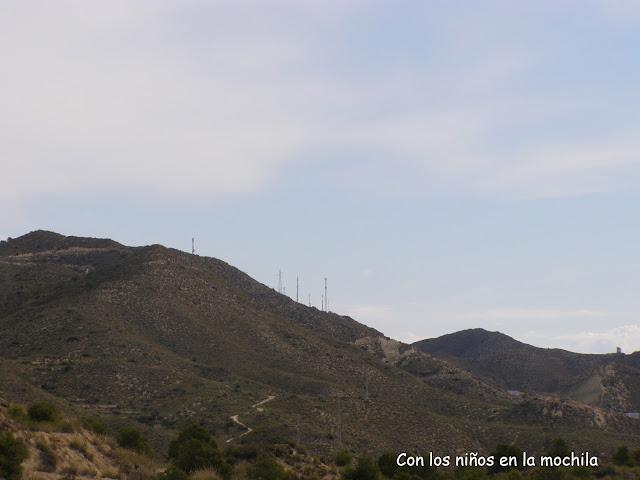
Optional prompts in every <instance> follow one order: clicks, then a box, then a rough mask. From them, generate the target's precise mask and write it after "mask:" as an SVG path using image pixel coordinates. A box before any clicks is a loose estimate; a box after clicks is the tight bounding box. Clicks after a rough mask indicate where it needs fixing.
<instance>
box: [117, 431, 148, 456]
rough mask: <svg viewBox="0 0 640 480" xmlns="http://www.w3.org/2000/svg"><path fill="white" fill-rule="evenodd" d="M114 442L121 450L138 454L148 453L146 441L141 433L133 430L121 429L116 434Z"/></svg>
mask: <svg viewBox="0 0 640 480" xmlns="http://www.w3.org/2000/svg"><path fill="white" fill-rule="evenodd" d="M116 440H117V441H118V445H119V446H121V447H122V448H126V449H128V450H133V451H135V452H138V453H149V445H148V444H147V440H146V439H145V438H144V436H143V435H142V433H140V432H139V431H138V430H136V429H135V428H130V427H127V428H123V429H122V430H120V432H118V437H117V439H116Z"/></svg>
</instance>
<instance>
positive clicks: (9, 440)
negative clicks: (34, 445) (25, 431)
mask: <svg viewBox="0 0 640 480" xmlns="http://www.w3.org/2000/svg"><path fill="white" fill-rule="evenodd" d="M28 457H29V452H28V451H27V447H25V445H24V442H23V441H22V440H20V439H18V438H15V437H14V436H13V435H11V434H9V433H3V434H0V477H4V478H5V479H6V480H20V478H21V477H22V462H24V461H25V460H26V459H27V458H28Z"/></svg>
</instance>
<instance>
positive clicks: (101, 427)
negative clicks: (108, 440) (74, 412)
mask: <svg viewBox="0 0 640 480" xmlns="http://www.w3.org/2000/svg"><path fill="white" fill-rule="evenodd" d="M82 426H83V427H84V428H86V429H87V430H90V431H92V432H93V433H96V434H98V435H106V434H107V431H108V429H107V425H106V424H105V423H104V422H103V421H102V420H100V419H99V418H96V417H83V418H82Z"/></svg>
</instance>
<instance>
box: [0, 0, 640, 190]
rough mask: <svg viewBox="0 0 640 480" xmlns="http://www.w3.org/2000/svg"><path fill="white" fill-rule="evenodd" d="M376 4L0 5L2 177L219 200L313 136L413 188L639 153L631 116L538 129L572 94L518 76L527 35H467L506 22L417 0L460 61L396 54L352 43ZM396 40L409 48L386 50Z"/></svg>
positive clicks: (607, 165)
mask: <svg viewBox="0 0 640 480" xmlns="http://www.w3.org/2000/svg"><path fill="white" fill-rule="evenodd" d="M373 8H374V7H373V6H371V5H369V4H366V3H364V2H344V3H343V2H340V4H339V5H338V4H333V5H327V6H323V5H322V4H321V3H317V2H307V3H304V4H298V3H295V2H269V4H268V5H267V4H265V3H261V2H214V3H208V2H201V1H197V0H192V1H187V2H172V1H160V2H150V1H142V2H135V3H132V2H125V1H115V2H109V3H100V2H79V1H70V0H68V1H62V2H55V3H42V2H33V1H21V2H5V3H4V4H3V6H2V10H3V11H2V17H1V18H2V20H0V28H1V30H2V40H3V41H2V42H1V44H0V45H1V46H0V55H2V58H3V63H2V66H1V67H0V68H1V70H0V74H1V75H2V78H3V89H2V90H1V91H0V105H1V106H2V108H1V110H0V112H1V113H0V127H1V129H0V132H1V133H0V145H1V146H2V155H3V162H7V164H9V165H10V167H11V172H12V175H11V176H3V177H2V179H0V192H1V193H0V194H1V195H2V196H3V197H5V198H12V199H13V200H14V201H20V199H22V200H27V199H32V198H34V197H46V196H47V195H49V194H58V195H70V196H73V195H82V194H86V193H89V192H91V193H95V192H100V191H108V192H113V191H118V192H122V191H125V192H129V193H133V194H136V193H137V194H140V195H151V196H158V197H159V196H166V195H169V196H177V197H181V198H197V197H202V196H207V197H216V196H220V195H228V194H238V193H243V192H251V191H255V190H256V189H259V188H262V187H264V186H265V185H267V184H268V183H269V182H270V181H271V180H272V179H273V178H275V177H276V176H277V174H278V172H279V171H280V169H281V168H283V166H285V165H287V164H288V163H290V162H304V159H305V156H306V155H307V154H308V153H310V152H316V151H330V152H333V153H334V154H338V155H348V154H350V153H351V152H354V151H359V152H363V153H366V154H367V155H370V156H373V157H375V158H377V159H378V160H379V162H381V164H383V165H386V167H385V168H384V169H383V171H381V172H379V174H378V175H377V176H376V173H375V168H371V169H369V168H368V166H364V165H363V166H362V167H361V169H359V170H356V171H354V172H353V174H354V176H353V178H351V179H350V180H349V182H350V183H354V184H357V183H358V182H359V181H360V182H361V181H362V180H360V179H361V178H362V177H363V174H364V173H365V172H364V171H363V170H362V169H366V170H368V171H370V172H373V173H372V174H368V175H366V176H364V178H366V181H367V185H371V186H373V187H374V188H375V186H376V185H384V184H385V179H386V178H388V174H389V172H390V171H392V172H393V175H394V176H397V177H398V178H403V177H405V178H406V182H407V183H411V182H415V181H416V179H418V180H419V179H420V178H422V179H424V180H423V181H422V183H421V182H420V181H418V182H417V184H418V185H421V187H419V188H421V189H424V188H426V189H434V188H435V189H440V190H445V191H454V192H472V193H477V194H494V193H506V194H509V195H527V196H563V195H575V194H583V193H589V192H594V191H602V190H609V189H614V188H620V185H622V186H623V187H631V185H630V184H627V182H626V181H624V182H620V180H621V179H623V178H625V177H624V174H626V173H628V168H635V167H636V166H637V164H638V156H637V155H636V153H635V152H637V151H638V146H640V145H638V142H637V141H635V138H636V137H637V129H634V128H632V127H633V126H631V127H629V128H630V129H629V128H627V130H628V131H627V132H626V133H625V134H624V135H622V136H620V134H618V135H617V136H612V135H610V134H609V133H607V131H603V132H602V133H601V134H600V135H599V138H595V139H590V140H589V141H588V142H584V141H583V140H582V139H583V136H578V137H576V138H575V139H573V140H572V141H571V139H562V141H560V140H559V139H557V138H554V136H553V135H548V134H544V133H543V134H541V133H540V132H539V128H538V125H539V124H540V123H541V122H545V121H547V122H551V124H552V125H553V124H557V125H560V124H563V122H564V123H566V122H567V121H568V122H578V123H579V117H580V116H581V115H583V113H582V110H581V108H580V107H577V106H578V105H581V104H582V103H583V102H584V98H583V95H582V94H581V93H580V92H576V93H574V92H572V91H571V90H565V89H563V88H562V87H559V88H558V89H557V90H555V91H554V90H552V91H537V90H535V89H527V88H525V86H526V79H527V78H528V76H529V75H531V74H532V73H535V72H539V71H540V70H541V69H545V68H547V67H546V65H545V58H544V56H541V52H540V51H538V50H537V49H536V46H535V42H533V39H532V41H531V42H523V43H520V44H517V45H514V46H513V47H510V48H509V49H506V48H505V47H504V45H502V44H501V45H498V44H496V43H495V42H493V41H491V40H490V39H489V40H486V41H484V42H483V41H480V40H479V38H482V34H483V32H486V31H492V30H494V29H503V28H506V27H504V26H503V25H502V24H500V23H499V22H495V23H493V21H492V20H490V17H486V18H485V17H484V16H482V17H480V18H479V19H475V17H474V21H473V22H471V21H470V20H471V19H469V21H467V20H465V19H466V16H464V15H458V16H457V17H456V16H455V15H452V14H451V12H448V11H446V9H442V8H438V7H437V6H436V5H435V4H432V5H428V6H426V7H424V8H416V11H415V15H416V16H417V17H420V16H424V18H430V17H431V16H432V11H433V15H436V16H439V17H440V20H441V22H440V26H439V27H438V28H436V27H435V26H434V25H436V24H433V25H432V24H431V23H428V24H426V26H425V27H424V28H425V31H428V30H429V28H431V29H432V30H433V33H431V37H424V38H425V39H424V40H422V41H424V42H426V43H425V45H426V46H429V42H432V43H434V44H435V45H437V47H438V48H439V49H440V50H442V54H446V55H449V56H451V57H455V58H457V59H458V60H457V62H455V63H454V62H447V61H444V60H442V59H438V58H436V60H433V61H428V60H426V59H425V58H422V57H421V56H420V55H419V54H418V52H419V51H420V50H417V51H413V50H412V49H415V48H417V47H418V46H417V45H412V44H409V43H407V44H403V43H400V44H397V45H394V43H393V42H394V38H393V36H389V39H388V43H389V46H388V47H387V48H389V49H391V51H392V52H393V53H394V55H396V56H395V57H394V56H393V55H392V56H390V57H385V56H384V55H378V56H376V55H375V54H374V53H373V52H374V51H375V48H376V46H375V45H372V46H371V49H374V50H372V51H366V50H365V51H363V50H362V48H363V47H362V46H361V45H360V44H359V43H358V42H356V41H354V40H353V39H354V38H358V35H366V34H369V32H367V31H366V29H367V27H368V25H367V24H366V23H362V22H360V23H358V22H353V21H352V20H354V19H356V18H372V17H371V15H372V11H371V9H373ZM496 8H497V7H496ZM598 8H599V7H598ZM625 8H626V7H625ZM614 11H616V10H615V9H614ZM380 14H382V13H380ZM552 14H553V11H552V10H548V11H547V10H544V9H543V12H542V13H537V15H538V16H540V15H552ZM532 25H533V26H532V27H531V28H532V30H533V32H532V35H533V38H535V34H536V32H535V18H533V20H532ZM388 28H389V29H391V30H392V31H396V30H395V29H398V28H400V26H399V25H396V24H394V23H393V22H390V23H389V25H388ZM413 28H415V27H413ZM358 29H361V30H362V31H359V30H358ZM425 31H420V29H418V30H417V31H416V35H418V34H419V36H418V38H423V36H424V35H425ZM505 33H508V32H505ZM538 33H539V32H538ZM377 41H380V42H382V41H383V40H382V39H377ZM472 52H476V55H472V54H471V53H472ZM478 53H479V54H480V55H478ZM400 54H402V55H406V56H407V58H408V60H407V61H405V62H398V61H397V60H394V58H403V57H402V56H400V57H398V55H400ZM547 54H549V53H547ZM376 62H382V65H385V62H386V63H387V65H385V68H382V69H380V68H374V66H375V65H376ZM347 65H351V67H352V69H351V70H350V69H349V68H347ZM514 128H515V130H514ZM530 132H531V134H530ZM623 133H624V132H623ZM532 135H533V137H532ZM506 138H509V139H510V140H508V141H506V140H505V139H506ZM525 139H526V141H525ZM531 140H535V142H532V141H531ZM505 143H507V144H510V145H509V147H508V148H505ZM615 172H621V173H620V174H619V175H616V176H615V177H614V178H613V179H612V178H611V174H613V173H615ZM372 175H373V176H372ZM13 178H29V181H21V182H16V181H14V180H13ZM434 179H437V181H434Z"/></svg>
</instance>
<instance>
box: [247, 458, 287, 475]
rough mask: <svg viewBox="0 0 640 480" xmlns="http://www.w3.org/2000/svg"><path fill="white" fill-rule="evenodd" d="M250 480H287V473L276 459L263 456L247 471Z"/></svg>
mask: <svg viewBox="0 0 640 480" xmlns="http://www.w3.org/2000/svg"><path fill="white" fill-rule="evenodd" d="M247 477H248V478H249V480H287V478H288V475H287V472H285V471H284V468H282V466H281V465H280V464H279V463H278V462H277V461H276V459H275V458H273V457H271V456H267V455H261V456H259V457H258V459H257V460H256V462H255V463H254V464H253V465H251V466H250V467H249V469H248V471H247Z"/></svg>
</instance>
